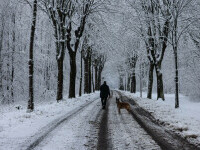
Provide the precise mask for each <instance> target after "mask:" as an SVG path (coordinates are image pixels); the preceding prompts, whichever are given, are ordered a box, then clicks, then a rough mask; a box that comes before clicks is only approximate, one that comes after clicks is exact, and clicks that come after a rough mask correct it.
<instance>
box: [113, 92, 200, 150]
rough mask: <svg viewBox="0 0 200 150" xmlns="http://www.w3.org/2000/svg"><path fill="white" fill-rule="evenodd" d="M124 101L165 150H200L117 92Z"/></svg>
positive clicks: (132, 100) (142, 125) (135, 117)
mask: <svg viewBox="0 0 200 150" xmlns="http://www.w3.org/2000/svg"><path fill="white" fill-rule="evenodd" d="M116 92H117V93H118V94H119V96H120V97H121V99H122V101H125V102H128V103H130V104H131V106H132V107H131V115H132V116H133V118H134V119H135V120H136V121H137V122H138V123H139V125H140V126H141V127H142V128H143V129H144V130H145V131H146V132H147V133H148V134H149V135H150V136H151V137H152V138H153V139H154V141H156V143H157V144H158V145H159V146H160V147H161V148H162V149H163V150H169V149H170V150H180V149H181V150H200V148H199V147H197V146H195V145H193V144H191V143H189V142H188V141H187V140H186V139H183V138H182V137H181V136H179V135H178V134H176V133H174V132H172V131H171V130H169V129H166V128H165V127H163V126H162V125H161V123H160V122H159V121H157V120H156V119H155V118H154V117H153V116H152V115H151V114H150V113H149V112H148V111H146V110H144V109H143V108H141V107H140V106H139V105H138V104H137V103H136V102H135V101H134V99H131V98H129V97H127V96H124V95H122V93H121V92H119V91H116Z"/></svg>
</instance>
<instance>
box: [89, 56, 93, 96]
mask: <svg viewBox="0 0 200 150" xmlns="http://www.w3.org/2000/svg"><path fill="white" fill-rule="evenodd" d="M89 53H90V52H89ZM91 73H92V72H91V55H90V54H89V57H88V84H89V85H88V87H89V89H88V93H91V92H92V74H91Z"/></svg>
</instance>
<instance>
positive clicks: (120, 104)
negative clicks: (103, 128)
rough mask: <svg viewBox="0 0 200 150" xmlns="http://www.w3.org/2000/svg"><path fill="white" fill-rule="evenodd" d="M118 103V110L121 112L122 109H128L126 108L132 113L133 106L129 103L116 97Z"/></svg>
mask: <svg viewBox="0 0 200 150" xmlns="http://www.w3.org/2000/svg"><path fill="white" fill-rule="evenodd" d="M116 103H117V107H118V112H119V114H120V113H121V112H120V109H126V110H127V111H128V112H129V113H130V110H131V106H130V104H129V103H125V102H120V101H119V98H117V97H116Z"/></svg>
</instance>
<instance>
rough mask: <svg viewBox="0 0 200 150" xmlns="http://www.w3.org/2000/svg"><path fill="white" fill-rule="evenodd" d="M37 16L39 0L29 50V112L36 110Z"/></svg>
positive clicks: (34, 3)
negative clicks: (35, 55) (35, 56)
mask: <svg viewBox="0 0 200 150" xmlns="http://www.w3.org/2000/svg"><path fill="white" fill-rule="evenodd" d="M36 16H37V0H34V2H33V18H32V26H31V37H30V48H29V100H28V111H33V110H34V88H33V87H34V85H33V79H34V78H33V72H34V58H33V45H34V37H35V27H36Z"/></svg>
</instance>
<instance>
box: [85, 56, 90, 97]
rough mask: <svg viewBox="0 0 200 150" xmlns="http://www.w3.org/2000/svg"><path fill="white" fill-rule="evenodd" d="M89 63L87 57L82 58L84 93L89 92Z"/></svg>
mask: <svg viewBox="0 0 200 150" xmlns="http://www.w3.org/2000/svg"><path fill="white" fill-rule="evenodd" d="M88 65H89V63H88V59H87V57H86V58H85V59H84V93H87V94H88V93H89V66H88Z"/></svg>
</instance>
